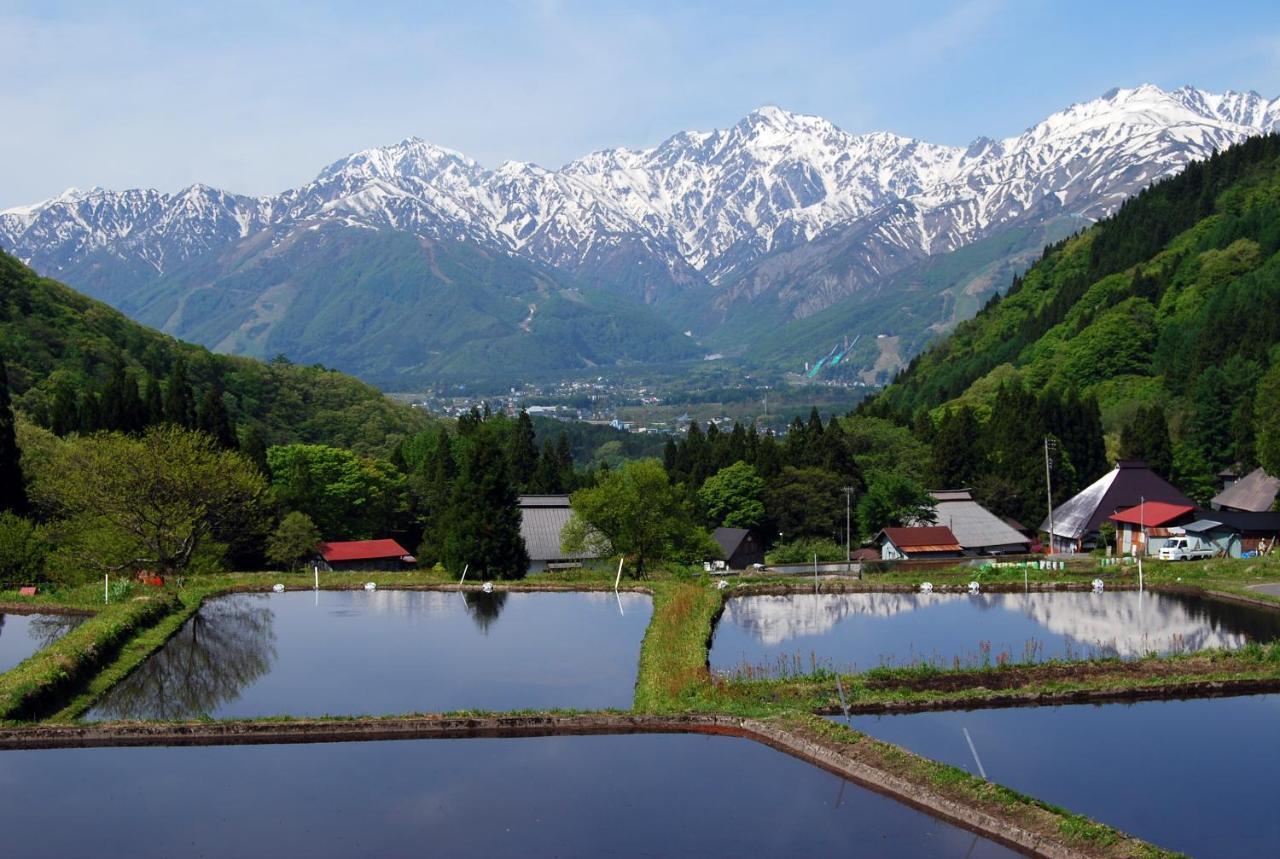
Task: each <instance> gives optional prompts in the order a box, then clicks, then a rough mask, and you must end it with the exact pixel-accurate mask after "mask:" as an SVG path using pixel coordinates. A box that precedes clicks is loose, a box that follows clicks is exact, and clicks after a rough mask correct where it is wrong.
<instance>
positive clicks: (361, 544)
mask: <svg viewBox="0 0 1280 859" xmlns="http://www.w3.org/2000/svg"><path fill="white" fill-rule="evenodd" d="M320 554H321V555H323V556H324V559H325V560H326V561H329V562H330V563H333V562H334V561H373V560H377V559H378V558H404V557H406V556H408V554H409V552H408V551H407V550H406V549H405V548H404V546H401V545H400V544H399V543H397V542H396V541H395V540H349V541H347V542H342V543H321V544H320Z"/></svg>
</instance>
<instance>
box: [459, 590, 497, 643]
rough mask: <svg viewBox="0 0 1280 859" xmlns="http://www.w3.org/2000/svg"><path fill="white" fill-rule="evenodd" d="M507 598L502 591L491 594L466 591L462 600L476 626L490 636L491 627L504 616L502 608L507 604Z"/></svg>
mask: <svg viewBox="0 0 1280 859" xmlns="http://www.w3.org/2000/svg"><path fill="white" fill-rule="evenodd" d="M507 596H508V595H507V594H505V593H502V592H501V591H496V592H494V593H489V594H487V593H485V592H484V591H464V592H463V594H462V599H463V602H465V603H466V605H467V612H468V613H469V614H470V615H471V619H472V620H474V621H475V622H476V626H477V627H478V628H479V629H480V631H481V632H483V633H484V634H485V635H488V634H489V627H490V626H491V625H492V624H493V623H494V621H496V620H497V619H498V615H500V614H502V607H503V606H505V605H506V604H507Z"/></svg>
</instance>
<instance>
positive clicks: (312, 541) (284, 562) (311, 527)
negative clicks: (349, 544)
mask: <svg viewBox="0 0 1280 859" xmlns="http://www.w3.org/2000/svg"><path fill="white" fill-rule="evenodd" d="M320 540H321V537H320V529H319V528H317V527H316V523H314V522H312V521H311V517H310V516H308V515H307V514H306V513H300V512H299V511H297V510H294V511H293V512H292V513H289V514H286V515H285V517H284V518H283V519H281V520H280V524H279V525H278V526H276V530H275V531H274V532H272V534H271V536H270V537H268V538H267V560H269V561H273V562H274V563H277V564H280V565H281V566H283V567H285V568H287V569H290V570H293V569H296V568H297V567H298V566H299V565H300V564H301V563H303V562H304V561H306V560H307V558H309V557H311V556H312V555H314V554H315V551H316V546H317V545H318V544H319V543H320Z"/></svg>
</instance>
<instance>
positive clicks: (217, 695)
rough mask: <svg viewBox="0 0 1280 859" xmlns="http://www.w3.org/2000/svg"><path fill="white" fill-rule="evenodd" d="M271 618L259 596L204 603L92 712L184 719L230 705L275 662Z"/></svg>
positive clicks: (118, 716) (101, 716)
mask: <svg viewBox="0 0 1280 859" xmlns="http://www.w3.org/2000/svg"><path fill="white" fill-rule="evenodd" d="M274 619H275V618H274V614H273V613H272V611H271V606H270V605H269V600H268V598H267V597H266V596H265V595H263V594H236V595H234V596H231V597H225V598H222V599H217V600H210V601H209V602H207V603H205V604H204V605H203V606H202V607H201V608H200V611H198V612H196V614H195V616H194V617H192V618H191V620H190V621H188V622H187V623H186V624H185V625H184V626H183V627H182V629H181V630H180V631H179V632H178V634H177V635H175V636H174V637H173V638H171V639H169V641H168V642H167V643H166V644H165V646H164V647H162V648H160V649H159V650H158V651H156V653H154V654H153V655H152V656H151V657H150V658H149V659H148V660H147V661H146V662H144V663H143V664H142V665H140V666H138V668H137V669H136V670H134V672H133V673H132V674H130V675H129V676H128V677H126V678H125V679H124V680H122V681H121V682H120V683H118V684H116V685H115V686H114V687H112V689H111V691H110V692H108V693H107V694H106V695H105V696H104V697H103V698H102V700H101V701H99V702H98V704H97V706H95V707H94V709H93V714H92V715H93V717H94V718H98V719H140V718H147V719H185V718H191V717H194V716H202V715H208V714H210V713H212V712H214V711H215V710H217V709H218V708H219V707H220V706H222V705H223V704H225V703H227V702H229V701H234V700H235V699H237V698H238V697H240V693H241V692H242V691H243V690H244V688H245V687H246V686H248V685H249V684H250V683H252V682H253V681H255V680H257V679H258V678H259V677H262V676H263V675H264V674H266V673H267V671H269V670H270V668H271V663H272V662H273V661H274V660H275V658H276V648H275V642H276V635H275V630H274V628H273V625H272V624H273V622H274Z"/></svg>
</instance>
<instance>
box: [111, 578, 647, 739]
mask: <svg viewBox="0 0 1280 859" xmlns="http://www.w3.org/2000/svg"><path fill="white" fill-rule="evenodd" d="M651 612H652V603H651V600H650V598H649V597H648V596H646V595H641V594H613V593H501V592H498V593H492V594H485V593H479V592H468V593H458V592H438V591H393V590H387V591H374V592H366V591H319V592H316V593H312V592H290V593H284V594H236V595H233V596H227V597H219V598H217V599H214V600H210V601H209V602H207V603H206V604H205V605H204V606H203V607H202V608H201V609H200V611H199V613H198V614H197V615H196V616H195V617H193V618H192V619H191V620H190V621H189V622H188V623H187V624H186V625H185V626H184V627H183V628H182V630H181V631H180V632H179V633H178V635H176V636H174V638H172V639H171V640H170V641H169V642H168V643H167V644H166V645H165V646H164V647H163V648H161V649H160V650H159V651H158V652H157V653H156V654H155V655H153V656H152V657H151V658H150V659H148V660H147V662H145V663H144V664H143V665H142V666H141V667H140V668H139V669H138V670H137V671H135V672H134V673H133V674H131V675H130V676H129V677H127V678H126V679H125V680H124V681H123V682H121V683H120V684H118V685H117V686H115V687H114V688H113V689H112V690H111V691H110V692H108V693H107V695H106V696H104V697H103V699H102V700H101V701H100V702H99V703H98V704H97V705H96V706H95V707H94V708H93V709H92V710H91V711H90V712H89V713H88V715H87V717H86V718H89V719H115V718H155V719H176V718H188V717H192V716H199V715H209V716H212V717H215V718H236V717H252V716H268V715H280V714H290V715H298V716H306V715H325V714H330V715H339V714H341V715H356V714H393V713H410V712H440V711H446V710H464V709H475V710H480V709H484V710H510V709H518V708H552V707H568V708H582V709H603V708H609V707H617V708H627V707H630V706H631V701H632V697H633V694H634V687H635V676H636V664H637V661H638V659H639V653H640V639H641V637H642V636H643V635H644V629H645V627H646V626H647V624H648V622H649V616H650V614H651Z"/></svg>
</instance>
